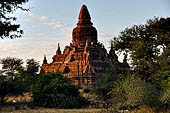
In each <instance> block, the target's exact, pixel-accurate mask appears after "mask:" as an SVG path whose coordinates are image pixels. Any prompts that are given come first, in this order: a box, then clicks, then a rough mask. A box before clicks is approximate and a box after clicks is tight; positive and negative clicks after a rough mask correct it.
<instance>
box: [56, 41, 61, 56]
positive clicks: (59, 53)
mask: <svg viewBox="0 0 170 113" xmlns="http://www.w3.org/2000/svg"><path fill="white" fill-rule="evenodd" d="M56 54H58V55H61V50H60V44H59V43H58V49H57V51H56Z"/></svg>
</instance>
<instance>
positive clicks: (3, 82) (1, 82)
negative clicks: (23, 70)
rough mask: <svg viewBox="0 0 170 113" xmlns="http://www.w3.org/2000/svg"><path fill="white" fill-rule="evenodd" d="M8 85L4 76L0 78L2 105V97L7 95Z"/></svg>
mask: <svg viewBox="0 0 170 113" xmlns="http://www.w3.org/2000/svg"><path fill="white" fill-rule="evenodd" d="M8 87H9V85H8V82H7V79H6V78H5V77H4V76H0V103H2V104H3V99H4V97H5V96H6V95H7V94H8V92H9V89H8Z"/></svg>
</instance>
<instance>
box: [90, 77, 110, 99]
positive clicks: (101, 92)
mask: <svg viewBox="0 0 170 113" xmlns="http://www.w3.org/2000/svg"><path fill="white" fill-rule="evenodd" d="M112 87H113V80H112V79H111V77H110V76H106V75H102V77H101V78H99V79H98V80H97V81H96V83H95V87H94V89H93V91H92V92H95V93H96V94H97V95H98V96H99V97H100V99H102V100H107V99H108V95H107V93H108V92H110V91H111V89H112Z"/></svg>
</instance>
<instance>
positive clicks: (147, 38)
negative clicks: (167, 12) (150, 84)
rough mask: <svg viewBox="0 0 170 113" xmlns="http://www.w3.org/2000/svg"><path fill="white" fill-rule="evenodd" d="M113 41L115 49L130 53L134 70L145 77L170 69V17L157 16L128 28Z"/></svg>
mask: <svg viewBox="0 0 170 113" xmlns="http://www.w3.org/2000/svg"><path fill="white" fill-rule="evenodd" d="M111 42H112V46H113V47H114V49H115V50H117V51H118V52H120V53H122V52H123V53H124V52H125V53H127V54H129V55H130V59H131V66H132V68H133V69H134V72H135V73H136V74H138V75H141V76H142V77H143V78H144V79H151V76H152V74H155V73H157V72H158V71H165V70H169V69H170V67H169V64H170V18H160V19H159V18H155V19H152V20H148V21H147V23H146V24H144V25H134V26H133V27H131V28H126V29H125V30H124V31H122V32H121V33H120V35H119V36H118V37H115V38H114V40H112V41H111ZM155 70H156V71H155Z"/></svg>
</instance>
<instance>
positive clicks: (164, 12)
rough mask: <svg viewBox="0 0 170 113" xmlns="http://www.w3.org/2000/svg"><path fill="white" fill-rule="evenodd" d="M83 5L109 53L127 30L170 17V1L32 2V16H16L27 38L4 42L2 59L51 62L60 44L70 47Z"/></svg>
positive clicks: (1, 43)
mask: <svg viewBox="0 0 170 113" xmlns="http://www.w3.org/2000/svg"><path fill="white" fill-rule="evenodd" d="M83 4H85V5H86V6H87V8H88V10H89V12H90V15H91V18H92V23H93V26H94V27H95V28H96V29H97V31H98V40H99V41H100V42H101V43H103V44H104V46H105V48H106V49H107V50H109V41H110V40H111V39H112V38H113V37H114V36H118V35H119V33H120V32H121V31H123V30H124V29H125V28H129V27H132V26H133V25H134V24H135V25H139V24H145V23H146V21H147V20H148V19H153V18H154V17H168V16H170V0H30V1H29V2H28V3H26V4H24V5H23V6H24V7H25V8H30V12H24V11H21V10H17V11H16V12H15V13H14V14H13V15H14V16H16V17H17V21H16V23H19V24H21V29H23V30H24V35H23V37H22V38H19V39H12V40H11V39H0V59H2V58H6V57H17V58H21V59H23V60H24V61H25V60H26V59H31V58H34V59H35V60H37V61H39V62H40V64H41V63H42V60H43V57H44V55H46V56H47V60H48V62H51V61H52V57H53V55H55V52H56V49H57V45H58V43H60V47H61V49H62V51H63V50H64V47H65V46H66V45H70V43H71V41H72V29H73V28H74V27H76V24H77V22H78V15H79V11H80V8H81V6H82V5H83ZM122 58H123V57H122V56H120V57H119V60H120V61H122Z"/></svg>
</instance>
